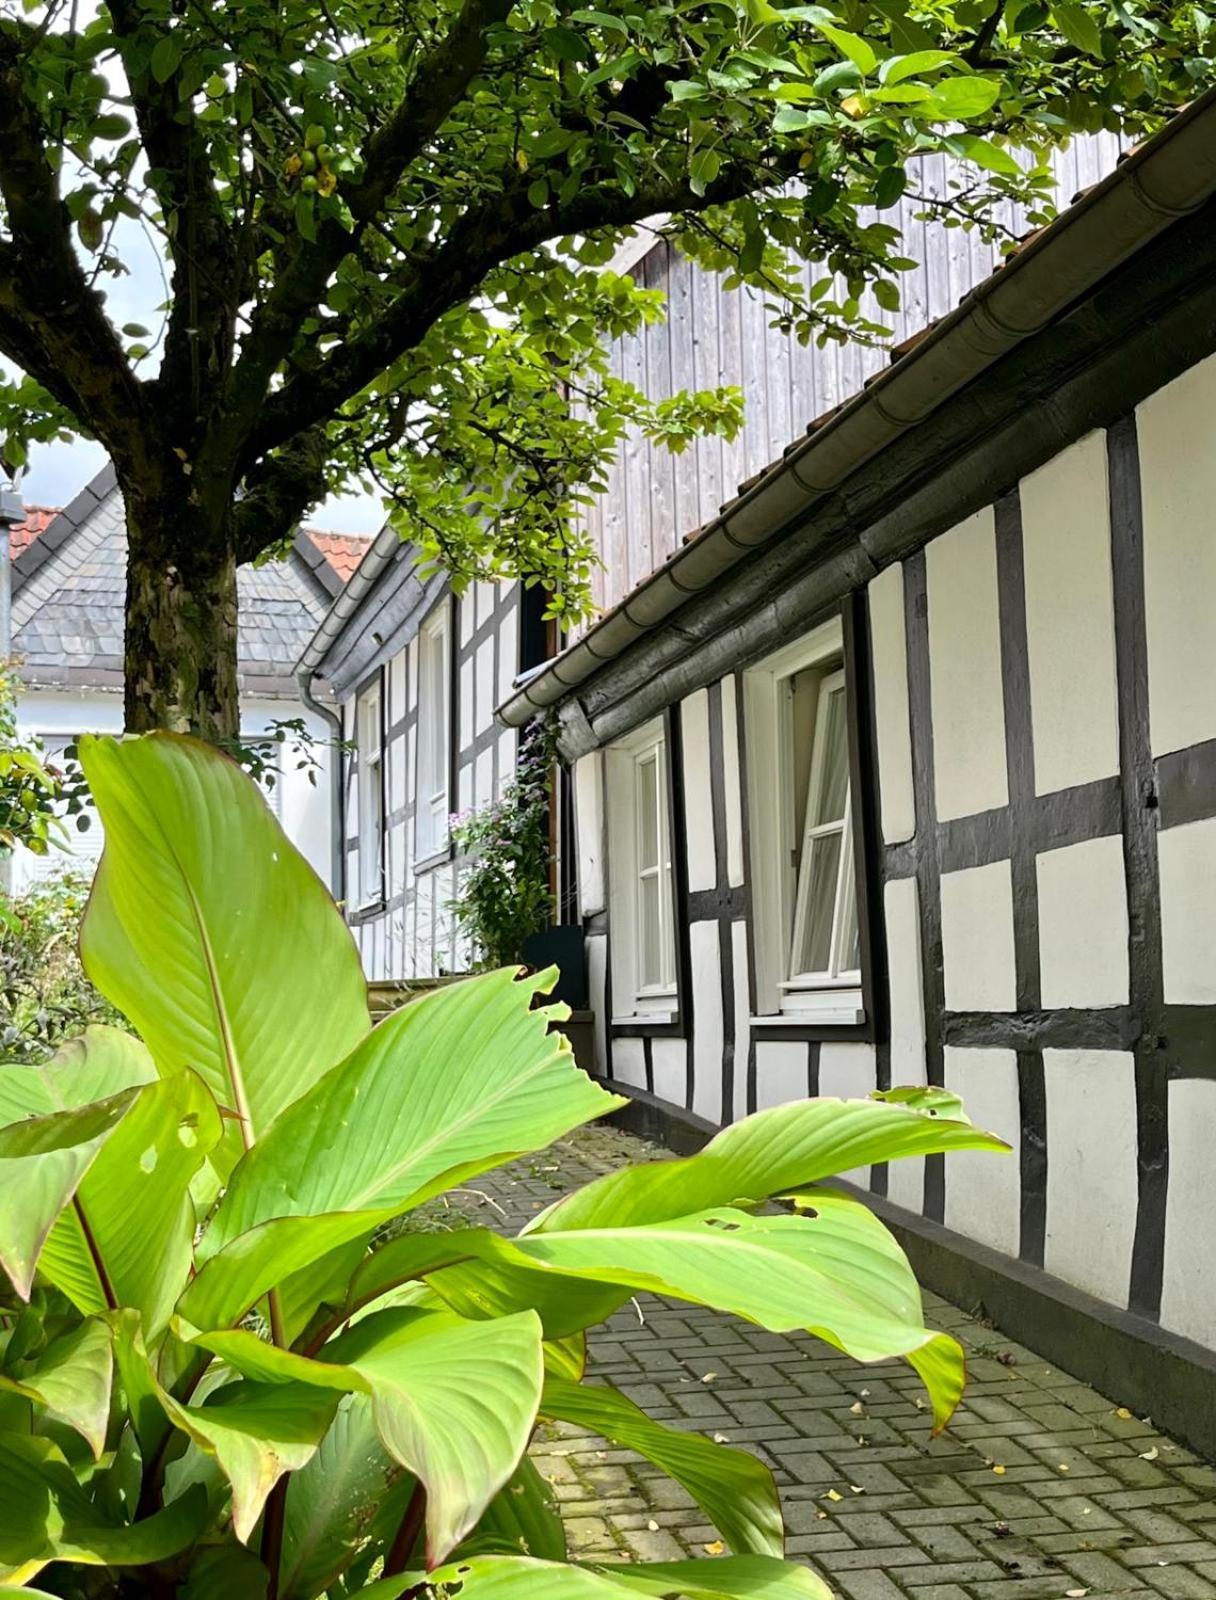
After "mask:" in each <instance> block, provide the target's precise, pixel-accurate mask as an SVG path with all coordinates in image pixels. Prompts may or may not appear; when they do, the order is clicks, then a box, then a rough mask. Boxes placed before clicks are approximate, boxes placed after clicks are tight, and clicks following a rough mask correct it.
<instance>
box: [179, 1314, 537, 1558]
mask: <svg viewBox="0 0 1216 1600" xmlns="http://www.w3.org/2000/svg"><path fill="white" fill-rule="evenodd" d="M180 1332H181V1334H182V1335H183V1336H186V1337H191V1335H190V1332H189V1330H188V1329H186V1328H185V1327H181V1328H180ZM193 1338H194V1340H195V1341H196V1342H197V1343H199V1344H201V1345H202V1346H203V1347H204V1348H206V1349H210V1350H212V1351H214V1352H215V1353H216V1354H217V1355H219V1356H221V1357H222V1358H223V1360H225V1361H226V1362H227V1363H228V1364H229V1366H231V1367H234V1368H235V1369H236V1370H237V1371H239V1372H242V1373H244V1374H245V1375H246V1376H247V1377H249V1378H252V1379H254V1380H258V1381H259V1384H260V1385H266V1384H269V1383H273V1382H278V1383H280V1384H282V1385H283V1386H285V1387H287V1386H291V1387H295V1386H298V1385H301V1384H315V1385H317V1386H318V1388H320V1389H344V1390H348V1391H349V1390H355V1389H357V1390H360V1391H362V1392H363V1393H364V1394H367V1395H368V1396H370V1398H371V1402H372V1415H373V1417H374V1419H375V1423H376V1428H377V1431H378V1432H379V1435H380V1438H381V1439H382V1440H383V1442H384V1445H385V1448H386V1449H387V1450H388V1451H389V1453H390V1455H392V1456H393V1458H394V1459H395V1460H396V1461H399V1462H400V1463H401V1465H402V1466H403V1467H406V1468H408V1470H409V1471H410V1472H412V1473H413V1474H414V1475H415V1477H417V1478H420V1479H421V1480H422V1483H423V1485H424V1486H425V1488H426V1491H427V1549H428V1553H429V1559H430V1560H432V1561H441V1560H442V1559H443V1558H444V1556H445V1555H447V1554H448V1552H449V1551H451V1550H452V1549H453V1548H454V1547H455V1546H456V1545H457V1544H459V1542H460V1541H461V1539H463V1538H464V1536H465V1535H466V1534H467V1533H468V1532H469V1530H470V1529H471V1528H472V1527H473V1526H474V1525H475V1524H476V1522H477V1519H478V1518H479V1517H480V1516H481V1514H482V1512H483V1511H484V1510H485V1508H486V1506H487V1505H488V1504H489V1502H490V1500H491V1499H492V1498H493V1497H494V1495H495V1494H497V1493H498V1491H499V1489H501V1488H502V1486H503V1484H504V1483H506V1481H507V1479H508V1478H509V1477H510V1476H511V1474H512V1472H513V1471H514V1470H515V1467H516V1465H517V1463H518V1461H519V1459H520V1457H521V1456H522V1455H523V1452H524V1450H525V1448H526V1447H527V1443H528V1436H529V1434H530V1433H531V1431H532V1427H533V1424H534V1422H535V1420H536V1411H537V1406H538V1405H539V1403H540V1394H541V1384H542V1381H543V1360H542V1355H541V1327H540V1320H539V1318H538V1317H536V1316H535V1314H534V1313H532V1312H530V1311H526V1312H522V1313H520V1314H519V1315H517V1316H511V1317H500V1318H497V1319H496V1320H493V1321H488V1322H467V1321H465V1320H464V1318H462V1317H457V1316H453V1315H452V1314H451V1313H450V1312H447V1311H418V1310H412V1309H408V1308H393V1309H389V1310H385V1311H377V1312H373V1313H372V1314H371V1315H370V1316H368V1317H365V1318H364V1319H363V1320H362V1321H360V1322H358V1323H356V1324H355V1325H354V1326H353V1327H352V1328H351V1329H350V1330H349V1332H347V1333H345V1334H343V1335H341V1337H339V1338H338V1339H336V1340H334V1341H333V1343H331V1344H328V1345H326V1347H325V1349H324V1350H323V1351H322V1352H321V1355H322V1357H323V1358H324V1359H321V1360H309V1359H307V1358H306V1357H303V1356H299V1355H294V1354H292V1353H291V1352H290V1351H285V1350H279V1349H277V1348H276V1347H275V1346H273V1345H270V1344H267V1343H266V1342H265V1341H263V1340H259V1339H257V1338H256V1337H255V1336H254V1335H252V1334H250V1333H248V1332H246V1331H245V1330H243V1329H232V1330H228V1331H216V1332H211V1333H196V1334H194V1335H193Z"/></svg>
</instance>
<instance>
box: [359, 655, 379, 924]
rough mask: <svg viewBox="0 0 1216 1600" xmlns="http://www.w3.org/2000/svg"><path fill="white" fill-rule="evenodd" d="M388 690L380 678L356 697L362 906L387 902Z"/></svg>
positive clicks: (364, 687) (360, 890) (360, 905)
mask: <svg viewBox="0 0 1216 1600" xmlns="http://www.w3.org/2000/svg"><path fill="white" fill-rule="evenodd" d="M383 696H384V688H383V685H382V683H381V678H380V674H379V673H377V674H376V676H375V677H374V678H373V679H372V680H371V682H370V683H367V684H365V685H364V686H363V688H362V689H360V691H359V693H358V694H357V695H356V696H355V759H356V763H357V768H356V770H357V780H356V784H357V796H358V805H359V850H358V867H359V883H358V888H359V904H358V909H359V910H360V911H365V910H367V909H368V908H369V907H371V906H377V905H380V904H381V903H382V902H383V900H384V833H385V828H384V820H385V819H384V698H383Z"/></svg>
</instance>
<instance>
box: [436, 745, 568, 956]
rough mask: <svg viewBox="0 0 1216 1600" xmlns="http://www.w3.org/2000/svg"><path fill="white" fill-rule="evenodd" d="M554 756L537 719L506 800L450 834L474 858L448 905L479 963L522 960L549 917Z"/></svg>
mask: <svg viewBox="0 0 1216 1600" xmlns="http://www.w3.org/2000/svg"><path fill="white" fill-rule="evenodd" d="M555 760H556V753H555V750H554V745H553V740H552V737H551V735H550V734H549V732H548V730H547V729H545V728H544V727H543V725H541V724H539V723H538V724H536V725H534V727H533V728H532V729H531V730H529V732H528V734H527V735H526V736H525V743H524V745H523V748H522V749H521V750H520V752H519V760H518V762H517V763H516V768H515V774H514V776H513V778H512V779H511V782H510V783H509V784H507V786H506V788H505V789H504V790H503V793H502V798H501V799H499V800H496V801H494V803H493V804H492V805H488V806H481V807H480V808H479V809H478V810H476V811H470V812H465V813H463V814H462V815H458V816H457V817H456V819H455V821H454V824H453V827H452V838H453V840H454V842H455V844H456V847H457V849H458V850H460V851H461V852H462V853H463V854H466V855H467V856H468V857H469V862H468V865H467V866H466V867H465V869H464V871H463V873H462V875H461V880H460V894H459V896H458V898H457V899H455V900H453V901H452V902H451V909H452V912H453V915H454V916H455V919H456V926H457V928H458V929H459V930H460V932H461V933H463V934H464V935H465V937H466V938H467V939H468V940H469V942H470V943H471V944H472V946H473V951H474V965H475V967H477V968H479V969H482V970H484V969H486V968H489V967H509V966H517V965H518V964H519V963H520V962H521V961H522V960H523V950H524V945H525V943H526V942H527V940H528V938H529V936H530V935H531V934H534V933H539V932H541V930H542V929H544V928H547V927H548V926H549V923H550V922H551V920H552V915H553V892H552V890H551V888H550V887H549V867H550V861H551V858H552V852H551V850H550V848H549V797H550V787H551V784H550V780H551V777H552V773H553V764H554V761H555Z"/></svg>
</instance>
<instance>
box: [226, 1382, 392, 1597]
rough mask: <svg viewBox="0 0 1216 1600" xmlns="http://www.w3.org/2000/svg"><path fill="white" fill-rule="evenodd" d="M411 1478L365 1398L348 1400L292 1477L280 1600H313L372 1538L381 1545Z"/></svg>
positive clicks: (356, 1396)
mask: <svg viewBox="0 0 1216 1600" xmlns="http://www.w3.org/2000/svg"><path fill="white" fill-rule="evenodd" d="M414 1481H415V1480H414V1479H413V1477H411V1476H410V1474H409V1473H407V1472H405V1470H404V1469H403V1468H402V1467H401V1465H400V1464H399V1463H398V1462H396V1461H394V1460H393V1458H392V1456H390V1455H389V1453H388V1451H387V1450H385V1448H384V1445H383V1444H382V1442H381V1440H380V1436H379V1434H378V1433H377V1431H376V1423H375V1419H374V1418H373V1416H372V1406H371V1401H370V1400H369V1399H368V1397H367V1396H366V1395H364V1394H353V1395H350V1396H348V1397H346V1398H345V1399H343V1400H342V1402H341V1403H340V1404H339V1407H338V1412H337V1415H336V1416H335V1417H334V1420H333V1423H332V1424H331V1426H330V1429H329V1431H328V1433H327V1434H326V1435H325V1437H324V1439H322V1440H321V1444H320V1446H319V1448H318V1450H317V1453H316V1455H314V1456H313V1458H312V1460H311V1461H309V1462H308V1463H307V1465H306V1466H304V1467H302V1468H301V1469H300V1471H299V1472H293V1473H292V1475H291V1483H290V1484H289V1486H288V1489H287V1511H286V1518H285V1522H284V1528H283V1557H282V1562H281V1564H280V1568H279V1596H280V1600H312V1597H313V1596H314V1595H318V1594H323V1593H324V1592H325V1591H327V1590H328V1589H330V1588H331V1587H332V1585H333V1584H334V1583H336V1582H337V1580H338V1579H339V1578H340V1577H341V1576H342V1574H343V1573H344V1572H345V1571H346V1570H347V1568H348V1567H349V1566H350V1564H351V1562H352V1561H353V1560H354V1559H355V1557H356V1556H357V1555H358V1554H359V1552H360V1551H361V1550H363V1549H365V1548H367V1547H368V1545H369V1544H376V1545H378V1546H379V1547H380V1548H384V1547H385V1546H386V1545H387V1544H388V1542H389V1541H390V1540H391V1539H392V1536H393V1532H394V1530H395V1529H396V1527H397V1525H398V1523H399V1522H400V1521H401V1517H402V1515H403V1513H404V1510H405V1504H406V1501H407V1500H408V1498H409V1496H410V1494H411V1493H412V1491H413V1488H414ZM234 1600H235V1597H234Z"/></svg>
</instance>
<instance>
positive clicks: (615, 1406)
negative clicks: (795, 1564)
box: [540, 1377, 785, 1556]
mask: <svg viewBox="0 0 1216 1600" xmlns="http://www.w3.org/2000/svg"><path fill="white" fill-rule="evenodd" d="M540 1409H541V1415H542V1416H545V1417H551V1418H555V1419H557V1420H558V1421H561V1422H575V1423H578V1424H579V1426H580V1427H584V1428H591V1429H592V1430H593V1431H594V1432H595V1433H598V1434H599V1435H600V1436H601V1437H602V1438H604V1439H607V1440H609V1442H610V1443H612V1444H618V1445H623V1446H624V1447H625V1448H626V1449H627V1450H636V1451H637V1452H638V1454H639V1455H642V1456H645V1457H646V1459H647V1460H648V1461H653V1462H654V1464H655V1466H657V1467H662V1469H663V1471H664V1472H666V1473H668V1474H669V1475H670V1476H671V1477H673V1478H674V1479H675V1480H676V1482H677V1483H680V1484H682V1485H683V1486H684V1488H685V1489H687V1491H688V1493H689V1494H690V1495H691V1496H692V1497H693V1499H694V1500H695V1501H696V1502H697V1504H698V1505H699V1506H700V1507H701V1509H702V1510H703V1511H704V1512H705V1514H706V1516H708V1517H709V1519H710V1521H711V1522H712V1523H713V1524H714V1526H715V1527H716V1528H717V1529H718V1530H719V1532H720V1533H721V1534H722V1536H723V1538H724V1539H725V1540H726V1542H727V1543H728V1544H729V1545H730V1547H731V1549H732V1550H734V1551H735V1552H736V1554H738V1555H763V1556H780V1555H782V1554H783V1552H784V1550H785V1528H784V1524H783V1523H782V1520H781V1501H780V1498H779V1497H778V1494H777V1486H776V1484H775V1483H774V1482H773V1475H772V1473H771V1472H770V1471H769V1469H768V1468H767V1467H766V1466H765V1465H764V1463H763V1462H762V1461H759V1460H757V1459H756V1457H755V1456H753V1455H749V1454H748V1453H747V1452H746V1451H744V1450H730V1449H728V1448H727V1447H726V1446H724V1445H720V1444H712V1443H711V1442H710V1441H709V1440H708V1439H706V1438H703V1437H702V1435H701V1434H699V1433H683V1432H680V1431H679V1430H677V1429H675V1428H665V1427H664V1426H663V1425H662V1423H660V1422H653V1421H652V1420H651V1419H650V1418H649V1417H648V1416H647V1415H646V1413H645V1412H644V1411H642V1410H640V1409H639V1408H638V1407H637V1406H636V1405H634V1403H633V1401H632V1400H629V1399H626V1397H625V1396H624V1395H623V1394H620V1393H618V1391H617V1390H615V1389H610V1388H601V1387H599V1386H596V1387H592V1386H591V1385H590V1384H582V1383H570V1382H568V1381H566V1380H565V1379H562V1378H555V1377H547V1378H546V1379H545V1392H544V1396H543V1398H542V1399H541V1404H540Z"/></svg>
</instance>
